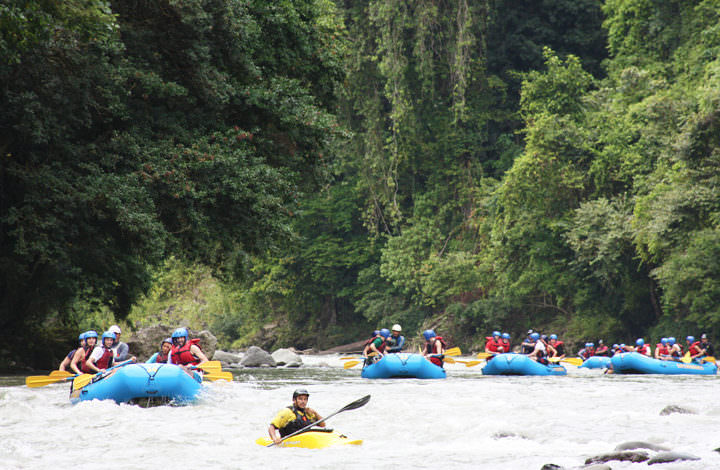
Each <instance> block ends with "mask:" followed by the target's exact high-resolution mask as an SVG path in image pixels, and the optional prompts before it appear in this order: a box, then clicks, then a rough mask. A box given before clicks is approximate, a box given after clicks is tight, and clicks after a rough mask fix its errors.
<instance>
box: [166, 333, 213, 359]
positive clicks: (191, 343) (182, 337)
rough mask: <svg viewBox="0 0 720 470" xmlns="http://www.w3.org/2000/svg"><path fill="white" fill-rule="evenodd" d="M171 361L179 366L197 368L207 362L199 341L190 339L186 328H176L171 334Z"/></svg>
mask: <svg viewBox="0 0 720 470" xmlns="http://www.w3.org/2000/svg"><path fill="white" fill-rule="evenodd" d="M171 338H172V343H173V347H172V351H171V356H170V357H171V360H172V363H173V364H177V365H180V366H199V365H201V364H204V363H206V362H208V358H207V356H206V355H205V353H203V352H202V349H200V339H199V338H193V339H190V333H188V330H187V328H178V329H176V330H175V331H173V334H172V337H171Z"/></svg>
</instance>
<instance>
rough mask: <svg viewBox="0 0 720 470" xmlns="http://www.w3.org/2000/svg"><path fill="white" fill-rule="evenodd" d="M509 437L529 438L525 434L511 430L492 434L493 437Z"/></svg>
mask: <svg viewBox="0 0 720 470" xmlns="http://www.w3.org/2000/svg"><path fill="white" fill-rule="evenodd" d="M508 437H519V438H520V439H527V437H525V436H523V435H522V434H518V433H515V432H509V431H498V432H496V433H495V434H493V435H492V438H493V439H507V438H508Z"/></svg>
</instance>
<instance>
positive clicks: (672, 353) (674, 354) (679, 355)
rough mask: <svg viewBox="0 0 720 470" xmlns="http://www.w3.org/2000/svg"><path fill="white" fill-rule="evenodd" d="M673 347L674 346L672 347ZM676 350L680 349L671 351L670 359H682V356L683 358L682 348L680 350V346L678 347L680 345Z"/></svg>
mask: <svg viewBox="0 0 720 470" xmlns="http://www.w3.org/2000/svg"><path fill="white" fill-rule="evenodd" d="M675 344H677V343H675ZM673 346H674V345H673ZM678 348H680V350H679V351H672V352H671V353H670V355H671V356H672V357H682V356H683V348H682V346H680V345H679V344H678Z"/></svg>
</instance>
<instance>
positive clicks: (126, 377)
mask: <svg viewBox="0 0 720 470" xmlns="http://www.w3.org/2000/svg"><path fill="white" fill-rule="evenodd" d="M201 384H202V376H201V375H200V374H198V373H197V372H193V375H192V376H190V374H188V373H187V372H185V370H184V369H183V368H181V367H180V366H176V365H173V364H145V363H143V364H128V365H125V366H121V367H119V368H117V369H114V370H108V371H107V372H105V373H103V374H98V376H97V378H96V379H94V381H93V382H91V383H89V384H88V385H86V386H85V387H82V388H80V389H78V390H72V389H71V390H70V401H71V402H72V403H77V402H80V401H86V400H115V401H116V402H117V403H127V402H135V403H139V404H147V405H151V404H164V403H168V402H170V401H172V402H173V403H187V402H190V401H193V400H195V399H196V398H197V396H198V394H199V393H200V390H201V388H202V385H201Z"/></svg>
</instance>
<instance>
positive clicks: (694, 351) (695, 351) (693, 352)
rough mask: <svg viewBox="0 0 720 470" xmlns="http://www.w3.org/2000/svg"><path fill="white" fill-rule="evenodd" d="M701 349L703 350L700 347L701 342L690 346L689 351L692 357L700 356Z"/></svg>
mask: <svg viewBox="0 0 720 470" xmlns="http://www.w3.org/2000/svg"><path fill="white" fill-rule="evenodd" d="M701 349H702V348H701V347H700V341H695V342H694V343H693V344H691V345H690V347H689V348H688V351H690V355H691V356H694V355H696V354H700V350H701Z"/></svg>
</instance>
